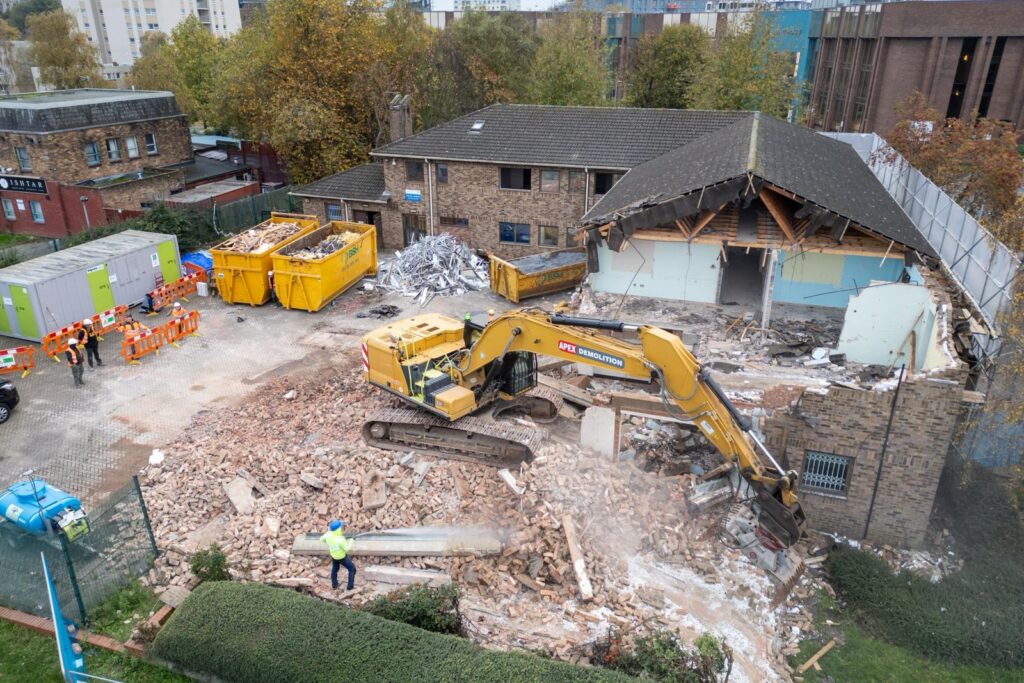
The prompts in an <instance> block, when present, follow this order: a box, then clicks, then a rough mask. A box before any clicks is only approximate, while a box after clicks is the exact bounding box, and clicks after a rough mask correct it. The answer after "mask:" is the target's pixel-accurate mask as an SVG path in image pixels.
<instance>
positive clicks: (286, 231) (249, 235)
mask: <svg viewBox="0 0 1024 683" xmlns="http://www.w3.org/2000/svg"><path fill="white" fill-rule="evenodd" d="M301 229H302V228H301V227H300V226H299V224H298V223H264V224H261V225H257V226H255V227H252V228H249V229H248V230H243V231H242V232H240V233H238V234H237V235H235V236H234V237H232V238H231V239H229V240H225V241H224V242H221V243H220V244H219V245H218V246H217V249H219V250H221V251H237V252H241V253H246V254H250V253H251V254H262V253H263V252H265V251H267V250H268V249H270V248H272V247H273V246H274V245H276V244H280V243H281V242H283V241H284V240H286V239H288V238H289V237H291V236H292V235H294V234H295V233H297V232H298V231H299V230H301Z"/></svg>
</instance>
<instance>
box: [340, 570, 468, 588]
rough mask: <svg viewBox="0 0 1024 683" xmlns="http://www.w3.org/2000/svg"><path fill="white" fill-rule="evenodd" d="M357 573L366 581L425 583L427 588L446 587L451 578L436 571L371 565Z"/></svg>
mask: <svg viewBox="0 0 1024 683" xmlns="http://www.w3.org/2000/svg"><path fill="white" fill-rule="evenodd" d="M359 571H360V572H361V573H362V576H363V578H364V579H366V580H367V581H376V582H377V583H388V584H394V585H397V586H407V585H410V584H414V583H425V584H427V585H428V586H447V585H448V584H450V583H451V582H452V577H451V576H449V575H448V573H447V572H444V571H439V570H437V569H410V568H408V567H387V566H381V565H376V566H374V565H371V566H369V567H361V568H360V569H359Z"/></svg>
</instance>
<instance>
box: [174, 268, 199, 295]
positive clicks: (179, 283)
mask: <svg viewBox="0 0 1024 683" xmlns="http://www.w3.org/2000/svg"><path fill="white" fill-rule="evenodd" d="M203 275H204V277H203V279H202V280H201V279H199V274H198V273H189V274H188V275H186V276H185V277H183V278H179V279H177V280H175V281H174V283H173V286H174V287H176V288H177V290H178V298H179V299H185V297H187V296H188V295H189V294H195V293H196V283H197V282H204V281H205V275H206V274H205V273H204V274H203ZM185 301H188V299H185Z"/></svg>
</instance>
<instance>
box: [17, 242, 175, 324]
mask: <svg viewBox="0 0 1024 683" xmlns="http://www.w3.org/2000/svg"><path fill="white" fill-rule="evenodd" d="M179 277H181V254H180V252H179V251H178V240H177V238H176V237H175V236H174V235H164V234H160V233H155V232H141V231H139V230H126V231H124V232H121V233H118V234H116V235H111V236H110V237H104V238H102V239H98V240H93V241H92V242H87V243H85V244H81V245H79V246H77V247H71V248H70V249H63V250H61V251H58V252H54V253H52V254H46V255H45V256H40V257H39V258H34V259H32V260H30V261H25V262H24V263H18V264H15V265H13V266H10V267H8V268H3V269H0V336H4V337H14V338H17V339H26V340H28V341H34V342H38V341H39V340H40V339H42V338H43V336H45V335H46V333H47V332H51V331H53V330H58V329H60V328H61V327H64V326H66V325H70V324H72V323H74V322H76V321H78V322H81V320H82V319H83V318H88V317H89V316H91V315H93V314H95V313H102V312H103V311H106V310H108V309H111V308H113V307H114V306H119V305H121V304H125V305H128V306H131V305H134V304H137V303H140V302H141V301H143V300H144V299H145V298H146V293H147V292H149V291H151V290H153V289H154V288H156V287H157V286H158V285H159V284H161V283H167V282H173V281H174V280H177V279H178V278H179Z"/></svg>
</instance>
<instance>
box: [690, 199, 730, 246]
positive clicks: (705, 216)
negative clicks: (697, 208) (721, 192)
mask: <svg viewBox="0 0 1024 683" xmlns="http://www.w3.org/2000/svg"><path fill="white" fill-rule="evenodd" d="M724 207H725V204H722V206H720V207H718V208H717V209H716V210H715V211H712V210H710V209H705V210H704V213H702V214H701V215H700V218H698V219H697V222H696V223H694V224H693V230H691V231H690V239H691V240H692V239H693V238H694V237H696V236H697V235H699V234H700V233H701V230H703V229H704V228H706V227H708V224H709V223H711V219H712V218H714V217H715V216H717V215H718V212H719V211H721V210H722V209H723V208H724Z"/></svg>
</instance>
